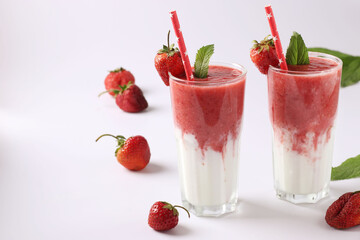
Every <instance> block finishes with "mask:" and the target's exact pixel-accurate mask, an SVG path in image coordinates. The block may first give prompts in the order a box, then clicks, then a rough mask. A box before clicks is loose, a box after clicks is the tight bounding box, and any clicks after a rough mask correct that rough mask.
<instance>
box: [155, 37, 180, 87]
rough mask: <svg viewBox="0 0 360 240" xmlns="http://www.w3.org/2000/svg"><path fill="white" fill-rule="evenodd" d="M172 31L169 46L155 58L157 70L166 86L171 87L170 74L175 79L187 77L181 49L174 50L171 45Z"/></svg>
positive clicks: (164, 47) (161, 50)
mask: <svg viewBox="0 0 360 240" xmlns="http://www.w3.org/2000/svg"><path fill="white" fill-rule="evenodd" d="M169 38H170V31H169V33H168V38H167V44H168V45H167V46H165V45H163V48H162V49H160V50H159V51H158V53H157V54H156V56H155V59H154V62H155V68H156V70H157V71H158V73H159V75H160V77H161V79H162V80H163V82H164V83H165V85H166V86H169V72H170V73H171V75H173V76H175V77H181V76H183V75H185V69H184V65H183V63H182V59H181V55H180V52H179V49H177V48H174V44H171V45H169Z"/></svg>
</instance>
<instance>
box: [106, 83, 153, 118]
mask: <svg viewBox="0 0 360 240" xmlns="http://www.w3.org/2000/svg"><path fill="white" fill-rule="evenodd" d="M119 88H120V89H109V90H108V91H105V92H102V93H100V94H99V96H101V95H102V94H104V93H107V92H112V93H113V94H114V95H115V101H116V104H117V105H118V106H119V108H120V109H121V110H123V111H125V112H130V113H136V112H141V111H143V110H145V109H146V108H147V107H148V102H147V101H146V99H145V97H144V94H143V92H142V91H141V89H140V88H139V87H138V86H137V85H135V84H133V83H132V82H128V83H127V84H126V85H120V86H119Z"/></svg>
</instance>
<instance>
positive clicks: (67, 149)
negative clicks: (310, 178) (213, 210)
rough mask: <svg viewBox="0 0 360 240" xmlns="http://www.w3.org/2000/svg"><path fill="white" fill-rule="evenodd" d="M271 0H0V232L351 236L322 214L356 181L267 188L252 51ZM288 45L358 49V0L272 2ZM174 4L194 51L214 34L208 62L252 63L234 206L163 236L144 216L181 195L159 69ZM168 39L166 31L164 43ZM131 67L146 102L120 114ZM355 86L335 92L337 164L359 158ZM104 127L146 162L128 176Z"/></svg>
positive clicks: (264, 130)
mask: <svg viewBox="0 0 360 240" xmlns="http://www.w3.org/2000/svg"><path fill="white" fill-rule="evenodd" d="M268 3H269V1H257V2H255V1H246V2H245V1H235V0H234V1H210V0H209V1H194V0H193V1H177V2H175V1H166V0H164V1H135V0H134V1H122V0H117V1H115V0H103V1H86V0H74V1H55V0H49V1H45V0H33V1H26V0H11V1H10V0H8V1H6V0H1V1H0V130H1V132H0V239H1V240H13V239H16V240H17V239H37V240H42V239H53V240H56V239H87V240H91V239H171V238H173V239H175V238H186V239H219V238H222V239H226V238H232V239H235V238H236V239H285V238H286V239H359V236H360V227H354V228H352V229H348V230H346V231H339V230H335V229H333V228H331V227H329V226H328V225H327V224H326V222H325V221H324V215H325V212H326V209H327V207H328V206H329V205H330V204H331V203H332V202H333V201H334V200H335V199H337V198H338V197H339V196H340V195H342V194H343V193H345V192H348V191H355V190H359V188H360V180H359V179H355V180H347V181H341V182H333V183H331V193H330V196H329V197H328V198H326V199H324V200H322V201H320V202H319V203H317V204H313V205H308V204H305V205H293V204H290V203H287V202H285V201H281V200H278V199H276V198H275V195H274V190H273V184H272V159H271V135H270V134H271V130H270V123H269V119H268V110H267V89H266V77H265V76H264V75H261V74H260V73H259V72H258V71H257V69H256V68H255V67H254V66H253V64H252V63H251V61H250V58H249V49H250V47H251V46H252V43H251V41H252V40H254V39H258V40H260V39H262V38H263V37H265V36H266V35H267V34H268V33H270V30H269V27H268V22H267V19H266V17H265V12H264V6H265V5H266V4H268ZM271 3H272V6H273V9H274V13H275V17H276V20H277V23H278V30H279V32H280V36H281V39H282V43H283V46H284V48H285V49H286V47H287V45H288V42H289V38H290V36H291V35H292V31H297V32H299V33H301V34H302V36H303V38H304V39H305V41H306V43H307V45H308V46H313V47H314V46H322V47H328V48H331V49H336V50H340V51H343V52H346V53H350V54H353V55H360V46H359V39H360V32H359V26H358V23H359V22H360V15H359V14H358V11H359V9H360V2H359V1H357V0H353V1H314V0H309V1H272V2H271ZM170 10H177V12H178V16H179V19H180V23H181V26H182V29H183V34H184V37H185V41H186V44H187V47H188V52H189V54H190V59H191V60H193V59H194V58H195V53H196V50H197V49H198V48H200V47H201V46H203V45H206V44H210V43H214V44H215V54H214V56H213V58H212V60H213V61H228V62H237V63H240V64H242V65H244V66H245V67H246V68H247V69H248V75H247V83H246V97H245V110H244V122H243V124H244V125H243V132H242V145H241V162H240V168H239V172H240V176H239V206H238V209H237V212H236V213H234V214H229V215H226V216H223V217H220V218H199V217H196V216H192V217H191V218H190V219H188V218H187V217H186V214H185V213H184V212H181V211H180V223H179V225H178V227H177V228H175V229H173V230H171V231H168V232H166V233H159V232H156V231H153V230H152V229H151V228H150V227H148V225H147V216H148V211H149V209H150V206H151V205H152V204H153V203H154V202H155V201H158V200H166V201H169V202H171V203H174V204H180V190H179V186H178V174H177V156H176V148H175V138H174V134H173V121H172V116H171V106H170V96H169V88H167V87H165V85H164V84H163V83H162V81H161V80H160V78H159V76H158V75H157V72H156V71H155V68H154V65H153V58H154V56H155V53H156V51H157V50H158V49H159V48H161V46H162V44H165V43H166V35H167V31H168V30H169V29H172V25H171V21H170V17H169V14H168V12H169V11H170ZM174 39H175V37H174V34H173V33H172V42H173V41H174ZM120 66H122V67H124V68H127V69H129V70H130V71H131V72H132V73H133V74H134V75H135V78H136V83H137V84H138V85H139V86H140V87H141V88H142V89H143V91H144V94H145V96H146V98H147V100H148V102H149V105H150V106H149V108H148V109H147V110H146V111H145V112H143V113H139V114H129V113H125V112H122V111H121V110H120V109H118V107H117V106H116V105H115V102H114V100H113V99H112V98H111V97H110V96H103V97H101V98H98V97H97V95H98V93H100V92H101V91H103V90H104V85H103V81H104V78H105V76H106V74H107V71H108V70H112V69H114V68H117V67H120ZM359 92H360V85H359V84H357V85H354V86H350V87H348V88H343V89H341V95H340V103H339V111H338V119H337V129H336V142H335V152H334V166H335V165H339V164H340V163H341V162H342V161H343V160H345V159H347V158H349V157H353V156H356V155H357V154H360V148H359V136H360V126H359V122H360V107H359V101H360V94H359ZM103 133H113V134H123V135H125V136H131V135H138V134H140V135H143V136H145V137H146V138H147V139H148V142H149V145H150V148H151V153H152V156H151V163H150V164H149V165H148V166H147V167H146V169H144V170H143V171H141V172H131V171H128V170H126V169H125V168H123V167H122V166H121V165H120V164H118V163H117V161H116V159H115V157H114V150H115V141H114V140H113V139H111V138H108V139H106V138H104V139H102V140H101V141H100V142H98V143H95V139H96V138H97V137H98V136H99V135H101V134H103Z"/></svg>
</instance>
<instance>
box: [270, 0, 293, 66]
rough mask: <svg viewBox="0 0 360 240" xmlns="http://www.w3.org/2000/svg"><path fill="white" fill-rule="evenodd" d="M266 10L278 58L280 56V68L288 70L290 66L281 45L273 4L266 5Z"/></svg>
mask: <svg viewBox="0 0 360 240" xmlns="http://www.w3.org/2000/svg"><path fill="white" fill-rule="evenodd" d="M265 12H266V17H267V19H268V21H269V25H270V30H271V35H272V38H273V40H274V43H275V49H276V54H277V55H278V58H279V62H280V68H281V69H283V70H288V67H287V65H286V60H285V55H284V52H283V49H282V46H281V41H280V37H279V32H278V30H277V27H276V23H275V17H274V13H273V10H272V8H271V5H268V6H265Z"/></svg>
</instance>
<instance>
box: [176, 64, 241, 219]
mask: <svg viewBox="0 0 360 240" xmlns="http://www.w3.org/2000/svg"><path fill="white" fill-rule="evenodd" d="M245 79H246V69H245V68H244V67H243V66H241V65H238V64H232V63H211V64H210V66H209V72H208V77H207V78H204V79H199V78H195V79H194V80H193V81H188V80H186V77H184V78H176V77H174V76H171V74H170V93H171V102H172V110H173V117H174V124H175V137H176V141H177V150H178V162H179V174H180V182H181V196H182V202H183V206H184V207H186V208H187V209H188V210H190V211H191V212H193V213H194V214H195V215H197V216H219V215H222V214H224V213H227V212H232V211H234V210H235V208H236V203H237V198H238V195H237V189H238V185H237V179H238V162H239V151H240V131H241V122H242V116H243V107H244V92H245Z"/></svg>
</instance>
